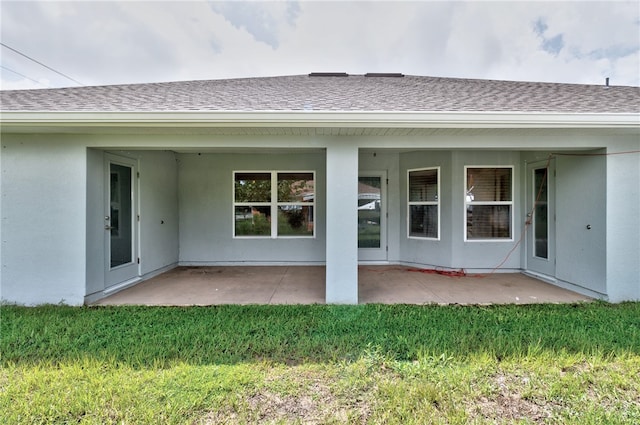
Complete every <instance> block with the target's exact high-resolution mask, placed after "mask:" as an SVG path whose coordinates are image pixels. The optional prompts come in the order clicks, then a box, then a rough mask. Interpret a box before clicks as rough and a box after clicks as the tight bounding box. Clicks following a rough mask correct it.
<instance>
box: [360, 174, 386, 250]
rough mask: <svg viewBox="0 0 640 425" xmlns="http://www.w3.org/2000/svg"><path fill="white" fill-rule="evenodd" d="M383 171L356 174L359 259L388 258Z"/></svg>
mask: <svg viewBox="0 0 640 425" xmlns="http://www.w3.org/2000/svg"><path fill="white" fill-rule="evenodd" d="M386 186H387V185H386V173H383V172H377V173H368V174H361V175H360V176H359V177H358V260H361V261H386V260H387V207H386V199H385V198H386Z"/></svg>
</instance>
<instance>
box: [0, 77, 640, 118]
mask: <svg viewBox="0 0 640 425" xmlns="http://www.w3.org/2000/svg"><path fill="white" fill-rule="evenodd" d="M0 108H1V110H2V111H51V112H80V111H91V112H102V111H104V112H154V111H256V112H257V111H304V110H313V111H359V112H370V111H389V112H393V111H405V112H409V111H411V112H475V111H495V112H552V113H553V112H559V113H640V87H620V86H609V87H606V86H604V85H602V86H595V85H579V84H557V83H535V82H517V81H493V80H471V79H458V78H435V77H420V76H404V77H380V76H371V77H367V76H363V75H351V76H348V77H327V76H313V77H312V76H308V75H297V76H284V77H262V78H242V79H228V80H206V81H184V82H169V83H149V84H127V85H112V86H94V87H73V88H60V89H39V90H11V91H1V92H0Z"/></svg>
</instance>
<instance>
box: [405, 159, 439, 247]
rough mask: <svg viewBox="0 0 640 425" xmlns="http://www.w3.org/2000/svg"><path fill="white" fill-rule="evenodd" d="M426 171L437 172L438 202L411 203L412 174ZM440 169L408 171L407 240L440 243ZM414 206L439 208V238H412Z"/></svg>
mask: <svg viewBox="0 0 640 425" xmlns="http://www.w3.org/2000/svg"><path fill="white" fill-rule="evenodd" d="M426 170H436V176H437V179H438V183H437V189H436V190H437V194H436V199H437V200H436V201H411V194H410V190H411V178H410V175H411V172H413V171H426ZM440 193H441V191H440V167H423V168H411V169H408V170H407V238H408V239H419V240H430V241H439V240H440V226H441V220H440V211H441V207H440V199H441V196H440ZM413 205H435V206H436V207H437V208H438V230H437V232H438V236H437V237H435V238H432V237H428V236H411V207H412V206H413Z"/></svg>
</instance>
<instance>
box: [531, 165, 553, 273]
mask: <svg viewBox="0 0 640 425" xmlns="http://www.w3.org/2000/svg"><path fill="white" fill-rule="evenodd" d="M554 170H555V168H554V163H553V161H541V162H534V163H531V164H529V165H528V166H527V217H526V223H527V270H529V271H532V272H534V273H538V274H542V275H546V276H549V277H553V276H555V271H556V267H555V206H554V192H555V191H554V187H555V186H554V183H555V181H554V174H555V172H554Z"/></svg>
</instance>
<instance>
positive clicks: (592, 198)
mask: <svg viewBox="0 0 640 425" xmlns="http://www.w3.org/2000/svg"><path fill="white" fill-rule="evenodd" d="M602 152H603V151H602V150H598V151H589V152H585V153H587V154H597V153H602ZM606 179H607V177H606V159H605V157H604V156H589V155H587V156H557V158H556V179H555V181H556V277H557V279H558V280H559V281H561V283H563V284H565V285H566V284H569V285H575V287H576V288H575V289H580V288H584V289H587V290H588V291H593V292H594V295H597V294H600V295H604V294H605V293H606V256H607V240H606V239H607V238H606V232H607V229H606V214H607V208H606V198H607V194H606V186H607V185H606ZM587 226H590V229H589V228H587Z"/></svg>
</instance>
